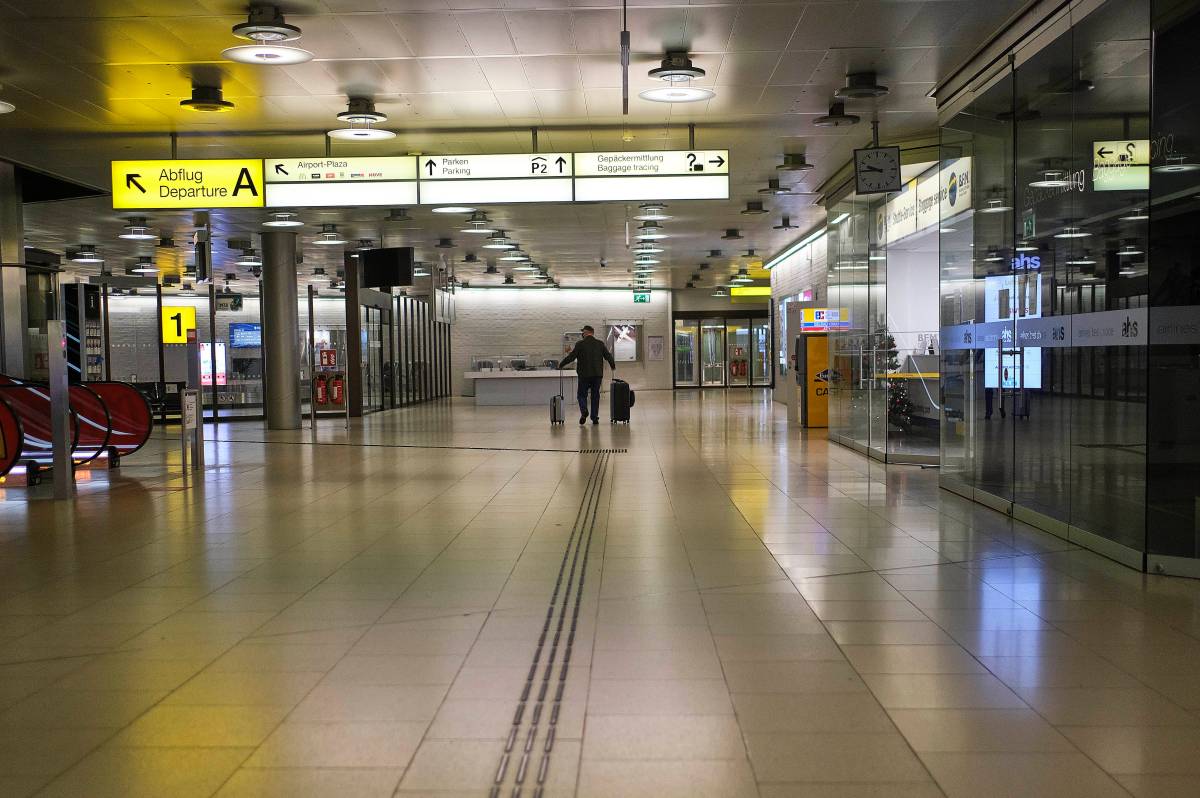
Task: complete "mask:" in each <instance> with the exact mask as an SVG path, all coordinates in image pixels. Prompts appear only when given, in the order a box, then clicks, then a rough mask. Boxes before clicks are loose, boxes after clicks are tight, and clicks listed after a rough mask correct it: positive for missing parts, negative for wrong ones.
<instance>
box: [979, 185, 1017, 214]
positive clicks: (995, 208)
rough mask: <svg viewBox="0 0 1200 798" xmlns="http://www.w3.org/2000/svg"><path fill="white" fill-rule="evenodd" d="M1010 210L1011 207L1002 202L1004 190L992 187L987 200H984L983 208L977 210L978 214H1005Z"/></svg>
mask: <svg viewBox="0 0 1200 798" xmlns="http://www.w3.org/2000/svg"><path fill="white" fill-rule="evenodd" d="M1011 210H1012V206H1011V205H1009V204H1008V203H1007V202H1005V201H1004V189H1002V188H1000V186H993V187H992V189H991V191H989V192H988V195H987V198H986V199H985V200H984V206H983V207H982V208H980V209H979V212H980V213H1007V212H1008V211H1011Z"/></svg>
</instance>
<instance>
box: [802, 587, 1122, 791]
mask: <svg viewBox="0 0 1200 798" xmlns="http://www.w3.org/2000/svg"><path fill="white" fill-rule="evenodd" d="M901 595H903V594H901ZM904 600H905V601H907V602H908V603H909V605H910V606H912V607H914V608H915V609H916V610H917V611H918V612H920V613H921V615H923V616H924V617H925V618H926V620H928V621H929V622H930V623H932V624H933V625H935V626H936V627H937V628H938V629H940V630H941V631H942V632H943V633H945V634H946V635H948V636H949V637H950V638H951V639H952V640H954V645H955V646H957V647H958V648H959V649H960V650H961V651H962V652H963V653H965V654H966V655H967V656H969V657H970V658H971V659H972V660H974V661H975V663H976V664H978V665H979V666H980V667H982V668H983V669H984V670H985V671H986V672H987V674H988V675H989V676H991V677H992V678H993V679H995V680H996V681H997V683H999V684H1000V685H1002V686H1003V687H1004V689H1006V690H1007V691H1008V692H1009V693H1011V694H1012V695H1013V696H1014V697H1015V698H1016V699H1017V700H1018V701H1020V702H1021V704H1022V705H1024V707H1025V708H1026V709H1027V710H1028V711H1029V712H1032V713H1033V714H1035V715H1037V717H1038V718H1040V719H1041V720H1042V722H1043V723H1045V724H1046V725H1048V726H1049V727H1050V728H1052V729H1054V730H1055V731H1056V732H1058V727H1057V726H1056V725H1055V724H1054V723H1052V722H1051V721H1050V719H1049V718H1048V717H1046V716H1045V715H1044V714H1043V713H1042V712H1041V711H1040V710H1038V709H1037V708H1036V707H1034V706H1033V705H1031V704H1030V703H1029V702H1028V701H1026V700H1025V698H1024V697H1023V696H1021V695H1020V694H1019V693H1017V691H1016V690H1014V689H1013V688H1012V687H1011V686H1009V684H1008V683H1007V682H1005V681H1004V680H1003V679H1002V678H1000V676H998V675H997V674H996V673H995V672H993V671H992V669H991V668H989V667H988V666H987V664H986V663H985V662H983V661H982V659H981V658H980V657H979V656H977V655H976V654H975V653H974V652H973V651H970V650H968V649H967V648H966V647H965V646H963V645H962V644H961V643H959V642H958V640H957V638H955V636H954V635H953V634H952V633H951V632H950V631H949V630H948V629H946V628H945V627H944V626H942V624H940V623H938V622H937V621H936V620H934V619H933V618H931V617H929V616H928V615H927V614H926V613H925V612H924V611H923V610H922V609H921V608H920V607H917V606H916V605H915V604H913V603H912V601H910V600H909V599H908V598H907V597H905V599H904ZM821 623H822V624H825V622H824V621H822V622H821ZM835 642H836V641H835ZM838 648H839V649H840V648H842V646H841V644H838ZM843 656H845V651H844V650H843ZM847 660H848V661H849V658H848V657H847ZM850 667H851V668H854V671H855V672H856V673H858V675H859V678H862V679H863V681H864V682H867V680H866V679H865V678H863V677H864V676H865V674H863V673H862V672H861V671H859V669H858V668H857V667H855V665H854V663H853V662H850ZM929 675H932V676H938V675H939V674H929ZM867 689H868V690H869V691H870V692H871V694H872V695H874V694H875V691H874V690H872V689H871V686H870V683H869V682H868V683H867ZM876 702H877V703H879V705H880V707H881V708H882V709H883V711H884V712H885V713H886V714H887V715H888V719H889V720H890V721H891V722H892V725H893V726H894V727H895V728H896V730H897V732H898V733H899V734H900V735H901V737H904V740H905V743H906V744H907V745H908V747H909V749H910V750H912V751H913V753H914V754H915V755H917V757H918V759H920V760H921V763H922V766H925V760H924V759H921V758H920V754H919V752H918V751H917V750H916V749H915V748H914V747H913V745H912V743H911V742H910V741H909V740H908V738H907V736H905V735H904V732H903V731H902V730H900V728H899V726H898V725H897V724H896V722H895V720H894V719H892V716H891V713H890V712H888V710H887V708H886V707H883V705H882V702H879V699H878V698H876ZM1058 734H1059V735H1060V736H1061V737H1063V738H1064V739H1066V740H1067V742H1068V743H1069V744H1070V746H1071V748H1072V749H1073V750H1074V751H1075V752H1076V753H1078V754H1079V755H1080V756H1083V757H1084V758H1085V759H1087V760H1088V761H1089V762H1091V763H1092V764H1093V765H1095V766H1096V767H1097V768H1098V769H1099V770H1100V772H1102V773H1104V774H1105V775H1106V776H1107V777H1108V778H1109V780H1110V781H1111V782H1112V783H1114V784H1117V781H1116V778H1115V776H1114V775H1113V774H1111V773H1109V772H1108V771H1107V770H1105V769H1104V768H1103V767H1102V766H1101V765H1100V763H1099V762H1097V761H1096V760H1095V759H1094V758H1093V757H1091V756H1090V755H1089V754H1088V753H1087V752H1085V751H1084V750H1083V749H1081V748H1080V747H1079V746H1078V745H1076V744H1075V741H1074V740H1071V739H1070V738H1068V737H1067V736H1066V735H1065V734H1062V732H1058ZM925 767H926V770H927V771H929V769H928V767H927V766H925ZM929 773H930V776H931V777H932V776H933V773H932V771H929ZM935 780H936V779H935ZM1118 786H1120V785H1118ZM1121 789H1124V787H1122V788H1121ZM1126 792H1128V791H1126Z"/></svg>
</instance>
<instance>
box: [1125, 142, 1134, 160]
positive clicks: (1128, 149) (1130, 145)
mask: <svg viewBox="0 0 1200 798" xmlns="http://www.w3.org/2000/svg"><path fill="white" fill-rule="evenodd" d="M1125 152H1127V153H1129V160H1131V161H1132V160H1133V142H1132V141H1128V142H1126V143H1125Z"/></svg>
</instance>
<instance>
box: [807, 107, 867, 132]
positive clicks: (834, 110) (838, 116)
mask: <svg viewBox="0 0 1200 798" xmlns="http://www.w3.org/2000/svg"><path fill="white" fill-rule="evenodd" d="M861 121H862V118H861V117H859V116H855V115H854V114H848V113H846V104H845V103H834V104H833V105H831V106H829V113H828V114H825V115H824V116H818V117H817V118H816V119H814V120H813V124H814V125H816V126H817V127H846V126H848V125H857V124H858V123H859V122H861Z"/></svg>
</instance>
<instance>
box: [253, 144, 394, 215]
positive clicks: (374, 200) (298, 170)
mask: <svg viewBox="0 0 1200 798" xmlns="http://www.w3.org/2000/svg"><path fill="white" fill-rule="evenodd" d="M263 170H264V182H265V184H266V206H267V207H268V208H326V207H333V206H340V205H413V204H415V203H416V201H417V183H416V180H417V159H416V158H414V157H410V156H399V157H378V158H269V159H267V160H265V161H264V162H263Z"/></svg>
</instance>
